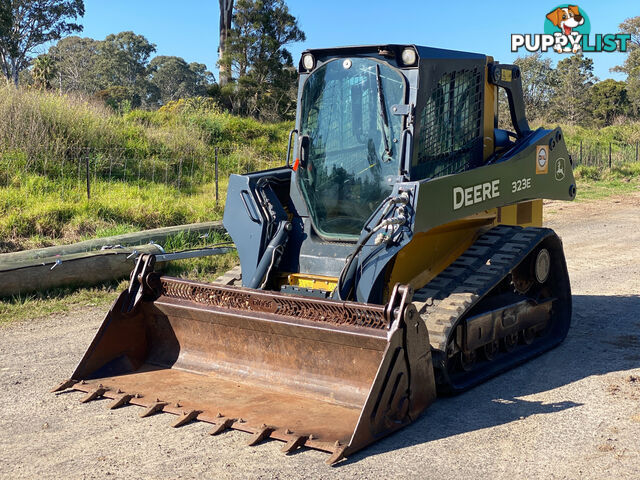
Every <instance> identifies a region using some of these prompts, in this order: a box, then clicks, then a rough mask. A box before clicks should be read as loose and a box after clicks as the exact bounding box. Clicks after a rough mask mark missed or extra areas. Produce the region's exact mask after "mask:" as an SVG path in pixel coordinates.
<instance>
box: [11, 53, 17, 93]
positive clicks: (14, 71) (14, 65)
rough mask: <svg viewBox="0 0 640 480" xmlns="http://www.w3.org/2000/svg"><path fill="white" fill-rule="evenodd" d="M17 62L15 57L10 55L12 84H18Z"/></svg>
mask: <svg viewBox="0 0 640 480" xmlns="http://www.w3.org/2000/svg"><path fill="white" fill-rule="evenodd" d="M18 73H19V72H18V62H16V59H15V58H13V57H11V79H12V80H13V84H14V85H15V86H16V87H17V86H18Z"/></svg>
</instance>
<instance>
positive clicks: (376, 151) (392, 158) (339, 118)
mask: <svg viewBox="0 0 640 480" xmlns="http://www.w3.org/2000/svg"><path fill="white" fill-rule="evenodd" d="M404 96H405V82H404V77H403V76H402V75H401V74H400V73H399V72H398V71H396V70H394V69H392V68H391V67H389V66H388V65H386V64H384V63H381V62H377V61H375V60H371V59H365V58H353V59H337V60H333V61H331V62H329V63H327V64H325V65H323V66H322V67H320V68H318V69H317V70H316V71H315V72H313V73H312V74H311V75H310V76H309V78H308V79H307V81H306V82H305V84H304V87H303V91H302V101H301V104H302V105H301V122H300V123H301V125H300V134H301V135H306V136H308V138H309V148H308V160H307V162H306V164H305V165H300V166H299V168H298V182H299V185H300V188H301V190H302V192H303V195H304V197H305V200H306V203H307V206H308V208H309V212H310V215H311V218H312V221H313V225H314V227H315V228H316V230H317V231H318V233H320V234H321V235H323V236H326V237H333V238H343V237H352V236H357V235H359V234H360V231H361V230H362V227H363V226H364V223H365V221H366V220H367V219H368V218H369V216H370V215H371V214H372V213H373V211H374V210H375V208H376V207H377V206H378V205H379V204H380V203H381V202H382V201H383V200H384V199H385V198H386V197H387V196H388V195H389V193H390V192H391V189H392V187H393V178H392V177H396V176H397V175H398V174H399V156H400V153H399V145H400V136H401V132H402V117H401V116H399V115H393V114H392V107H393V105H396V104H402V103H404Z"/></svg>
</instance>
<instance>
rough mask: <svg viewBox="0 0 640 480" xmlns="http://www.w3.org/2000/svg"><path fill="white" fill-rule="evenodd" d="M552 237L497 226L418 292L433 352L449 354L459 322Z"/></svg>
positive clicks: (537, 230) (545, 232)
mask: <svg viewBox="0 0 640 480" xmlns="http://www.w3.org/2000/svg"><path fill="white" fill-rule="evenodd" d="M550 234H553V231H552V230H549V229H546V228H523V227H517V226H508V225H500V226H497V227H494V228H492V229H491V230H489V231H487V232H486V233H484V234H483V235H481V236H480V237H479V238H478V239H477V240H476V242H474V244H473V245H471V246H470V247H469V248H468V249H467V250H466V251H465V252H464V253H463V254H462V255H461V256H460V257H458V258H457V259H456V260H455V261H454V262H453V263H452V264H451V265H449V266H448V267H447V268H445V269H444V270H443V271H442V272H441V273H440V274H439V275H438V276H436V277H435V278H434V279H433V280H432V281H431V282H429V283H428V284H427V285H425V286H424V287H423V288H420V289H418V290H416V292H415V294H414V296H413V302H414V304H415V306H416V308H417V309H418V312H419V313H420V316H421V318H422V319H423V321H424V322H425V324H426V326H427V329H428V331H429V340H430V343H431V347H432V349H435V350H440V351H442V352H446V349H447V345H448V344H449V342H450V339H451V337H452V335H453V334H454V330H455V328H456V325H457V323H458V320H459V319H460V318H461V317H462V316H463V315H464V314H465V313H466V312H467V311H469V310H470V309H471V308H472V307H473V306H474V305H475V304H476V303H477V302H478V301H479V300H480V299H482V298H483V297H484V296H485V295H486V294H487V293H488V292H489V291H490V290H491V289H492V288H493V287H494V286H495V285H497V284H498V283H500V282H501V281H502V280H503V279H504V278H505V277H506V276H507V275H508V274H509V272H510V271H511V270H512V269H513V268H514V267H515V266H516V265H517V264H518V263H520V262H521V261H522V260H523V259H524V258H525V257H526V255H527V254H528V253H529V252H530V251H531V250H532V249H533V248H535V246H536V245H537V244H538V243H540V241H542V239H543V238H545V237H546V236H548V235H550Z"/></svg>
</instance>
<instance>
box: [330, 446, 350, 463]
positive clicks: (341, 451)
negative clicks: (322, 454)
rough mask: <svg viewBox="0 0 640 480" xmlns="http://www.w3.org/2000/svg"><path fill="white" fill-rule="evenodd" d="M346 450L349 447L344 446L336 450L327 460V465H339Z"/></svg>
mask: <svg viewBox="0 0 640 480" xmlns="http://www.w3.org/2000/svg"><path fill="white" fill-rule="evenodd" d="M346 449H347V445H343V446H341V447H338V448H336V449H335V450H334V451H333V453H332V454H331V456H330V457H329V458H327V460H326V463H327V465H334V464H336V463H338V462H339V461H340V460H342V459H343V458H344V453H345V450H346Z"/></svg>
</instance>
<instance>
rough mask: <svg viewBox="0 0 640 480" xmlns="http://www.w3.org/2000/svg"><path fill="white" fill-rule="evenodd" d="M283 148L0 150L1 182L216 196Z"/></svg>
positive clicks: (577, 152)
mask: <svg viewBox="0 0 640 480" xmlns="http://www.w3.org/2000/svg"><path fill="white" fill-rule="evenodd" d="M638 147H639V145H638V142H636V143H624V142H608V143H601V142H600V143H598V142H587V141H579V142H576V141H574V142H569V143H568V144H567V148H568V149H569V153H570V154H571V156H572V158H573V161H574V165H585V166H593V167H597V168H600V169H607V168H609V169H610V168H613V167H616V166H619V165H623V164H627V163H631V162H638V161H640V159H639V149H638ZM284 158H285V153H284V152H282V154H281V155H273V156H260V155H256V154H255V151H252V150H246V149H243V148H222V147H217V148H214V149H212V151H211V153H210V154H209V155H196V154H185V155H179V156H172V157H170V158H168V157H163V156H160V155H155V156H146V157H138V158H136V157H135V156H134V157H133V158H132V156H131V153H130V152H129V151H127V150H126V149H121V150H117V149H111V150H109V151H101V150H96V149H77V150H74V151H70V152H67V155H65V156H64V157H63V158H61V159H60V158H56V159H53V158H49V157H47V156H42V157H29V158H26V157H25V156H24V155H18V154H11V153H10V152H9V153H7V152H5V153H2V154H0V187H6V186H10V185H11V184H12V182H14V181H15V179H16V178H23V179H24V178H26V177H28V176H29V175H37V176H40V177H43V178H46V179H48V180H50V181H53V182H55V184H56V187H57V191H59V192H60V193H61V195H64V193H65V191H66V192H70V191H74V192H77V191H78V190H80V189H81V190H86V195H87V197H88V198H91V193H92V188H93V187H94V186H95V185H96V184H97V183H101V184H102V185H103V186H104V184H105V183H116V182H120V183H124V184H127V185H133V186H137V187H138V188H144V186H145V185H146V184H149V183H151V184H159V185H164V186H166V187H168V188H172V189H173V190H174V192H177V193H179V194H184V195H189V194H193V193H194V192H196V191H198V189H199V188H200V187H202V186H203V185H208V186H210V187H211V190H213V191H214V192H215V193H214V194H215V198H216V201H217V200H218V198H219V196H220V195H221V192H220V184H226V179H227V177H228V176H229V174H232V173H248V172H251V171H258V170H266V169H269V168H274V167H278V166H282V165H284Z"/></svg>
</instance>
